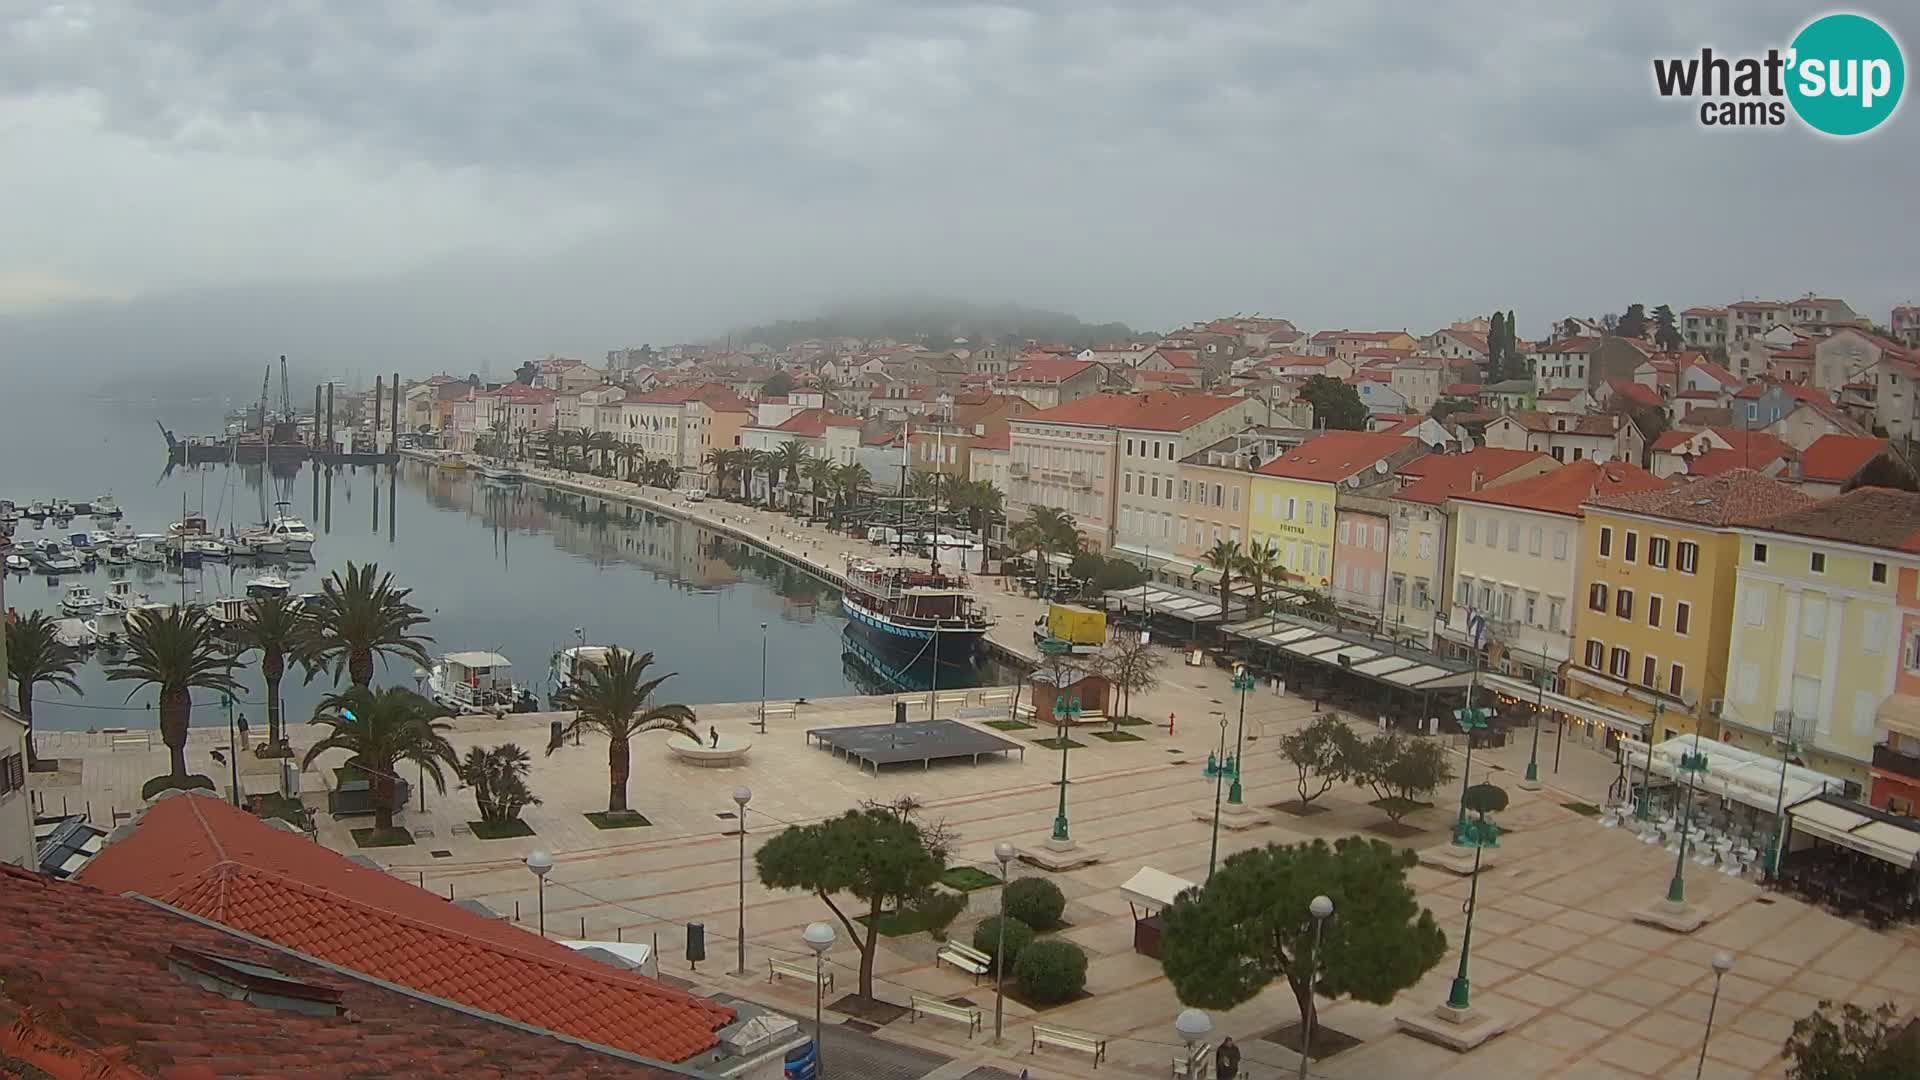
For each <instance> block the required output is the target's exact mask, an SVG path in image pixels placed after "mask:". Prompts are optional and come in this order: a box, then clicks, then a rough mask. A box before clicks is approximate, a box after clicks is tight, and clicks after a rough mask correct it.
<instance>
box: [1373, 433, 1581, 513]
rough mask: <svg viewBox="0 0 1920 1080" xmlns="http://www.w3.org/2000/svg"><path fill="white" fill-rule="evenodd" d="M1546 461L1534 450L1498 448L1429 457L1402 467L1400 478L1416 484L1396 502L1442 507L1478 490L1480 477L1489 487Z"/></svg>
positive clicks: (1477, 448)
mask: <svg viewBox="0 0 1920 1080" xmlns="http://www.w3.org/2000/svg"><path fill="white" fill-rule="evenodd" d="M1546 458H1547V455H1545V454H1542V453H1539V452H1538V451H1534V450H1504V449H1501V448H1500V447H1496V446H1480V447H1475V448H1474V449H1472V450H1469V451H1467V452H1466V453H1464V454H1428V455H1426V456H1425V457H1420V458H1416V459H1414V460H1413V461H1410V462H1408V463H1407V464H1405V465H1402V466H1401V467H1400V470H1399V472H1400V475H1402V476H1407V477H1412V478H1413V482H1412V483H1410V484H1408V485H1407V486H1406V487H1405V488H1403V489H1401V491H1400V494H1399V495H1398V496H1396V498H1401V499H1405V500H1407V501H1408V502H1417V503H1424V504H1426V505H1428V506H1439V505H1441V504H1443V503H1445V502H1446V501H1447V500H1448V499H1451V498H1453V497H1454V496H1455V495H1460V494H1464V493H1466V492H1469V491H1472V490H1474V486H1473V478H1474V476H1475V475H1476V474H1478V475H1479V477H1480V486H1481V487H1486V486H1487V485H1489V484H1492V483H1494V482H1495V481H1497V480H1499V479H1500V478H1501V477H1503V476H1505V475H1507V474H1508V473H1510V472H1512V471H1514V470H1515V469H1518V468H1520V467H1521V466H1523V465H1528V464H1531V463H1533V462H1536V461H1540V460H1543V459H1546Z"/></svg>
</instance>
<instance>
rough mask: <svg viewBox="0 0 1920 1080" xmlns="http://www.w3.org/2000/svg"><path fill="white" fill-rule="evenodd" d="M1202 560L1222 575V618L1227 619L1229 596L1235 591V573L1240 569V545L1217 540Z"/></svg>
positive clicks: (1231, 541) (1232, 541)
mask: <svg viewBox="0 0 1920 1080" xmlns="http://www.w3.org/2000/svg"><path fill="white" fill-rule="evenodd" d="M1201 559H1202V561H1204V562H1205V563H1206V564H1207V565H1208V566H1210V567H1212V568H1213V569H1215V570H1217V571H1219V573H1220V617H1221V618H1225V617H1226V615H1227V596H1228V594H1229V593H1231V592H1232V591H1233V572H1234V571H1235V570H1238V569H1240V544H1239V542H1238V541H1235V540H1215V541H1214V542H1213V547H1212V548H1211V549H1210V550H1209V551H1208V552H1207V553H1206V554H1205V555H1203V556H1201Z"/></svg>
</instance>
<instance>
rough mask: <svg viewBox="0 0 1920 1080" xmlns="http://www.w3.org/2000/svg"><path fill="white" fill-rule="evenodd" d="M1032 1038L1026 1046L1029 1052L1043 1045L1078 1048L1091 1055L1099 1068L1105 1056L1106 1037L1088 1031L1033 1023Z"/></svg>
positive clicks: (1037, 1049)
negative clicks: (1030, 1042)
mask: <svg viewBox="0 0 1920 1080" xmlns="http://www.w3.org/2000/svg"><path fill="white" fill-rule="evenodd" d="M1032 1038H1033V1041H1032V1044H1031V1045H1029V1046H1028V1047H1027V1053H1029V1054H1032V1053H1036V1052H1038V1051H1039V1049H1040V1048H1041V1047H1043V1046H1057V1047H1059V1048H1060V1049H1062V1050H1078V1051H1079V1052H1081V1053H1083V1054H1092V1055H1093V1065H1094V1067H1095V1068H1099V1067H1100V1062H1101V1061H1102V1060H1103V1059H1105V1058H1106V1056H1107V1037H1106V1036H1105V1035H1095V1034H1094V1033H1092V1032H1090V1031H1075V1030H1074V1029H1072V1028H1063V1027H1055V1026H1053V1025H1052V1024H1035V1025H1033V1036H1032Z"/></svg>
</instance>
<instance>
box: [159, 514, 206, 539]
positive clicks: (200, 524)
mask: <svg viewBox="0 0 1920 1080" xmlns="http://www.w3.org/2000/svg"><path fill="white" fill-rule="evenodd" d="M167 535H168V536H205V535H207V516H206V515H205V514H188V515H187V516H185V517H183V518H181V519H180V520H179V521H176V522H174V523H173V524H171V525H169V526H167Z"/></svg>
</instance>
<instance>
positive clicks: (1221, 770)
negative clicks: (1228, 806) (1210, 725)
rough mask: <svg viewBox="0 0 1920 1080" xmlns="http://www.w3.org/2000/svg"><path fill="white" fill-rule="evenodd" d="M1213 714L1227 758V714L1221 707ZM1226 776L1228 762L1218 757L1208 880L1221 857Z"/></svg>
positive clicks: (1208, 853) (1211, 878)
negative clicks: (1222, 791) (1222, 792)
mask: <svg viewBox="0 0 1920 1080" xmlns="http://www.w3.org/2000/svg"><path fill="white" fill-rule="evenodd" d="M1212 715H1214V716H1217V717H1219V718H1220V753H1219V757H1220V758H1225V757H1226V756H1227V714H1226V713H1223V712H1221V711H1220V710H1219V709H1214V710H1212ZM1226 776H1227V763H1226V762H1225V761H1224V760H1219V759H1216V765H1215V768H1214V770H1213V843H1212V844H1211V845H1210V846H1209V847H1208V848H1207V880H1208V881H1212V880H1213V864H1214V862H1215V861H1217V860H1218V859H1219V857H1220V788H1221V785H1222V783H1223V782H1224V781H1225V780H1226Z"/></svg>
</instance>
